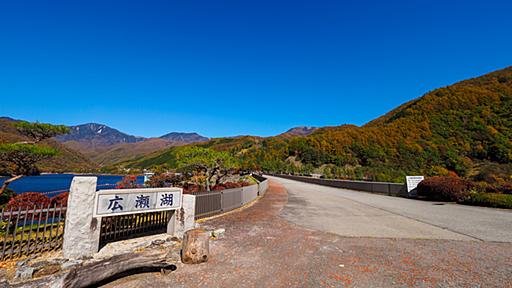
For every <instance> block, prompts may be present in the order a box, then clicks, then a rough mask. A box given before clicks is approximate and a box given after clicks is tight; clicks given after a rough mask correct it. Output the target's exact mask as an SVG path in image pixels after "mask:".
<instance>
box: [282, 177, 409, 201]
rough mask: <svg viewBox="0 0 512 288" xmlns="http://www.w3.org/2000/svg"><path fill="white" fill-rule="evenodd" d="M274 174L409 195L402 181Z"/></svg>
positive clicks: (313, 181)
mask: <svg viewBox="0 0 512 288" xmlns="http://www.w3.org/2000/svg"><path fill="white" fill-rule="evenodd" d="M273 176H276V177H281V178H286V179H291V180H296V181H301V182H306V183H312V184H318V185H324V186H330V187H336V188H344V189H350V190H357V191H364V192H371V193H377V194H385V195H389V196H404V197H407V195H408V194H407V187H406V185H405V184H400V183H390V182H372V181H355V180H337V179H324V178H314V177H307V176H297V175H285V174H273Z"/></svg>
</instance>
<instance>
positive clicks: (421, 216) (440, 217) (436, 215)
mask: <svg viewBox="0 0 512 288" xmlns="http://www.w3.org/2000/svg"><path fill="white" fill-rule="evenodd" d="M269 178H270V179H272V180H274V181H277V182H279V183H281V184H283V185H284V187H285V188H286V190H287V191H288V203H287V204H286V206H285V208H284V210H283V211H282V214H281V216H282V217H284V218H285V219H286V220H288V221H290V222H292V223H295V224H298V225H300V226H303V227H306V228H309V229H314V230H320V231H325V232H331V233H335V234H338V235H341V236H350V237H376V238H410V239H450V240H469V241H495V242H512V212H511V211H510V210H504V209H495V208H485V207H474V206H466V205H458V204H454V203H442V202H429V201H420V200H412V199H406V198H400V197H391V196H385V195H377V194H371V193H366V192H359V191H353V190H347V189H339V188H332V187H326V186H320V185H315V184H309V183H303V182H298V181H293V180H288V179H283V178H277V177H269Z"/></svg>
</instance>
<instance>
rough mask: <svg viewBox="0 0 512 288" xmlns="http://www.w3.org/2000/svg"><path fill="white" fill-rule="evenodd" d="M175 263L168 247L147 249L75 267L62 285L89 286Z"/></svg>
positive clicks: (72, 286)
mask: <svg viewBox="0 0 512 288" xmlns="http://www.w3.org/2000/svg"><path fill="white" fill-rule="evenodd" d="M174 263H176V262H175V260H174V261H173V260H172V256H171V255H170V252H169V250H168V249H165V248H163V247H161V248H155V249H145V250H144V251H142V252H137V253H127V254H122V255H118V256H114V257H112V258H109V259H106V260H103V261H99V262H95V263H90V264H86V265H82V266H79V267H76V268H73V269H72V270H70V271H69V273H68V274H67V275H66V276H65V277H64V279H63V282H62V287H65V288H79V287H88V286H91V285H96V284H98V283H101V282H105V280H109V279H116V278H119V277H116V276H117V275H123V274H130V272H137V271H138V270H144V269H150V268H153V269H165V268H169V267H171V266H173V265H174ZM139 272H140V271H139ZM125 276H126V275H125Z"/></svg>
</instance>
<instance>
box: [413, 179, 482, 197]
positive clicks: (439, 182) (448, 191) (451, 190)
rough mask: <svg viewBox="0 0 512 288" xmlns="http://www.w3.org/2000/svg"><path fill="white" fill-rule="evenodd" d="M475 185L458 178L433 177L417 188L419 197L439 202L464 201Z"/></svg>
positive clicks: (422, 182)
mask: <svg viewBox="0 0 512 288" xmlns="http://www.w3.org/2000/svg"><path fill="white" fill-rule="evenodd" d="M473 187H474V184H473V183H471V182H470V181H467V180H464V179H461V178H457V177H431V178H428V179H425V180H423V181H421V182H420V183H419V184H418V187H417V193H418V196H419V197H424V198H426V199H429V200H437V201H463V200H464V199H465V198H467V197H468V196H469V192H470V190H471V188H473Z"/></svg>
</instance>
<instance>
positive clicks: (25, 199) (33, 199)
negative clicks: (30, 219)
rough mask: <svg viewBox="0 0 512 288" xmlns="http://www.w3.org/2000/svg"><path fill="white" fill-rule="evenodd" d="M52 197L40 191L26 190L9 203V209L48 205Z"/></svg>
mask: <svg viewBox="0 0 512 288" xmlns="http://www.w3.org/2000/svg"><path fill="white" fill-rule="evenodd" d="M48 204H50V199H49V198H48V197H46V195H44V194H42V193H38V192H26V193H23V194H18V195H16V196H15V197H14V198H12V199H11V200H10V201H9V202H8V203H7V209H11V208H12V210H13V211H15V210H18V209H22V210H23V209H30V208H34V206H37V207H48Z"/></svg>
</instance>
